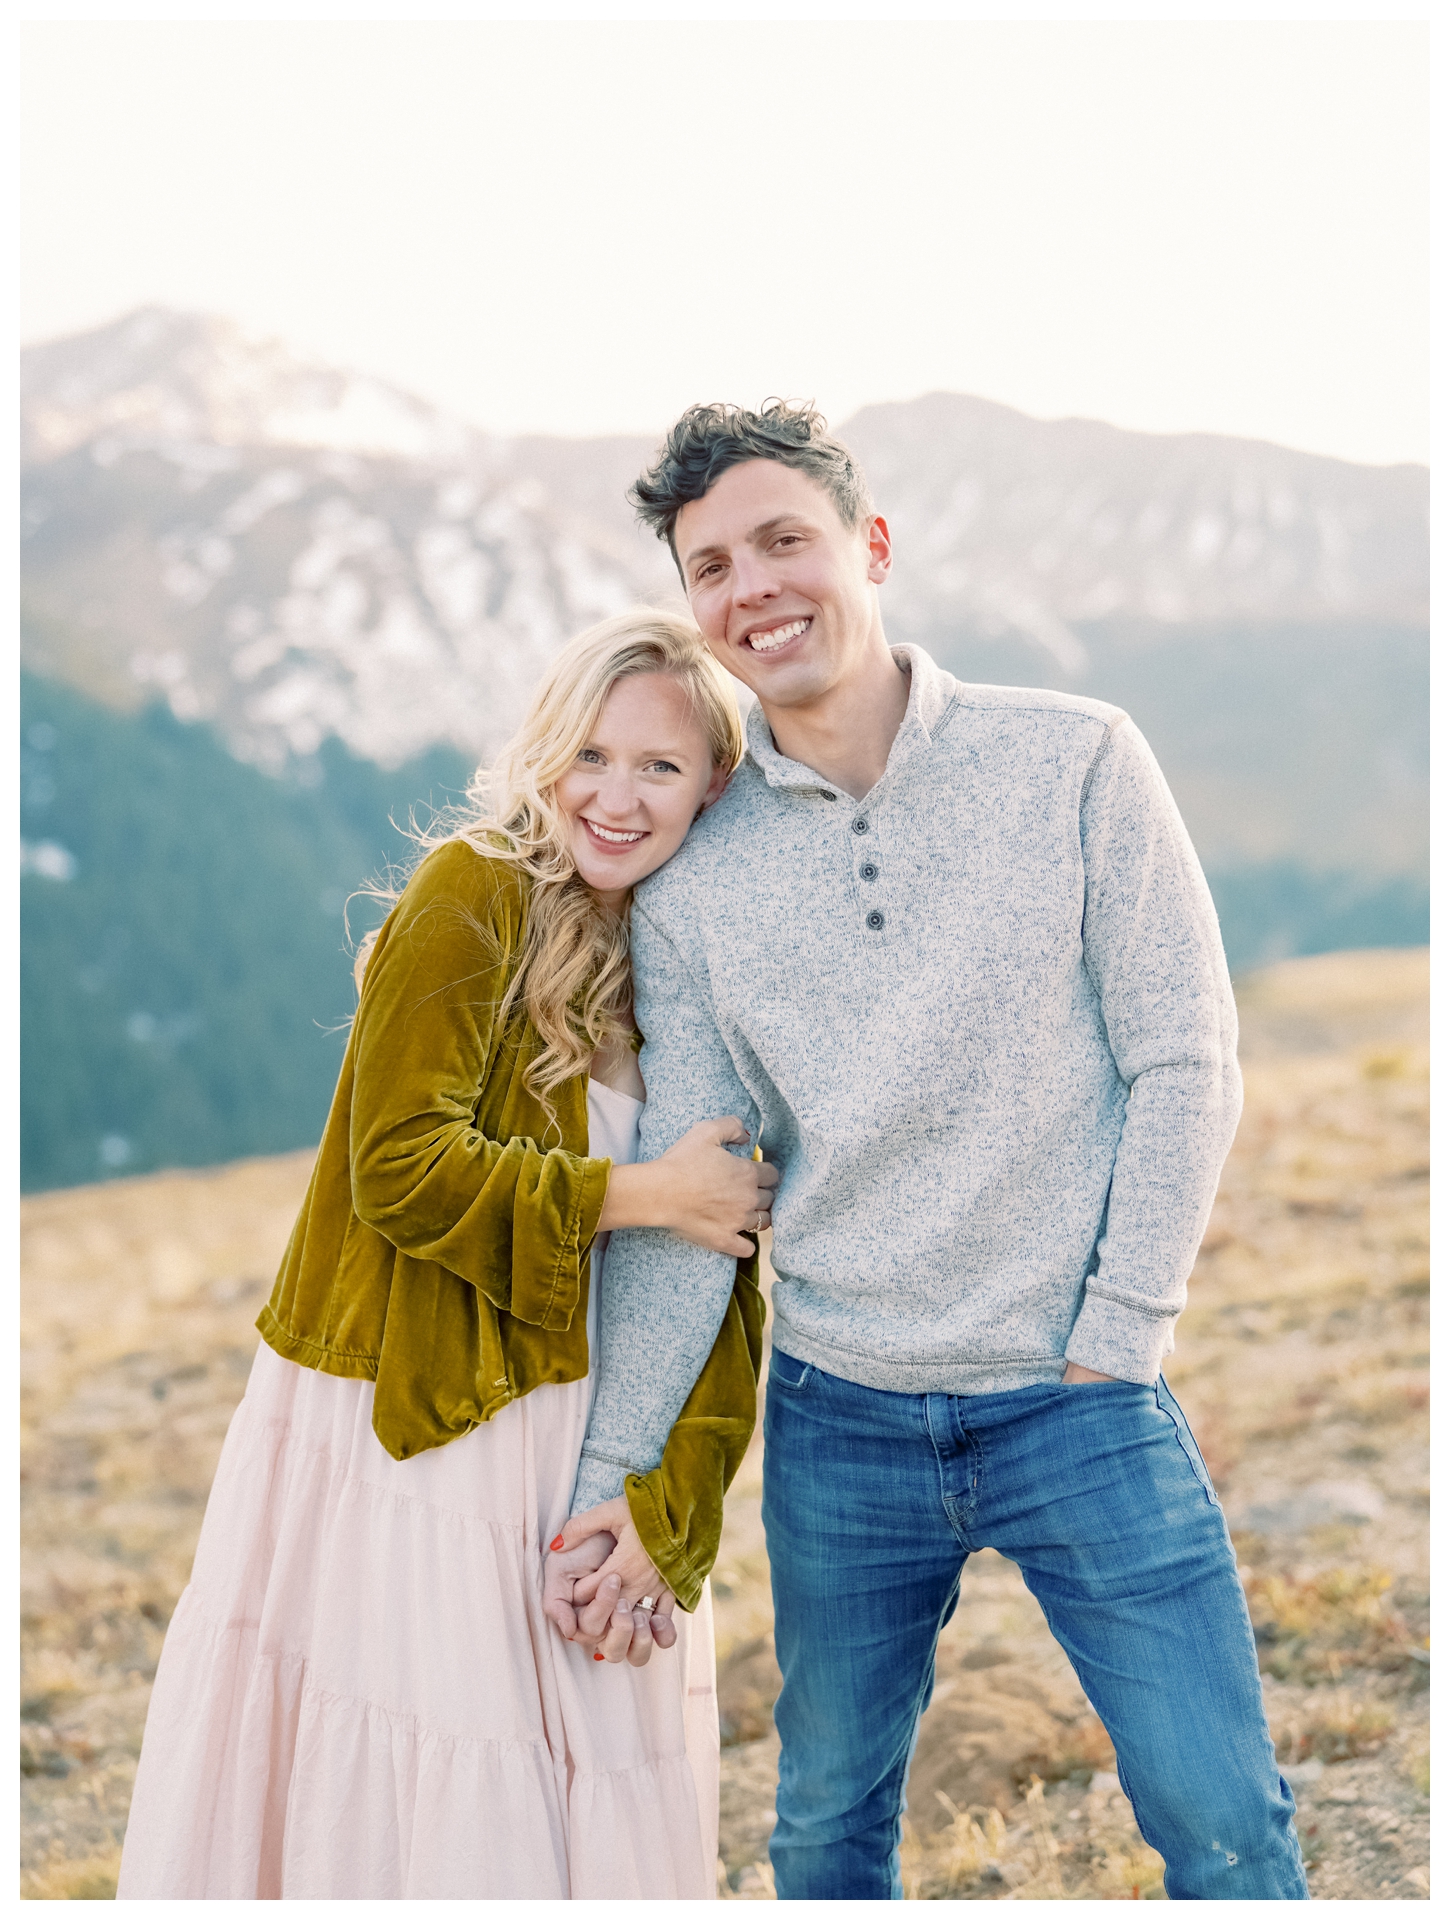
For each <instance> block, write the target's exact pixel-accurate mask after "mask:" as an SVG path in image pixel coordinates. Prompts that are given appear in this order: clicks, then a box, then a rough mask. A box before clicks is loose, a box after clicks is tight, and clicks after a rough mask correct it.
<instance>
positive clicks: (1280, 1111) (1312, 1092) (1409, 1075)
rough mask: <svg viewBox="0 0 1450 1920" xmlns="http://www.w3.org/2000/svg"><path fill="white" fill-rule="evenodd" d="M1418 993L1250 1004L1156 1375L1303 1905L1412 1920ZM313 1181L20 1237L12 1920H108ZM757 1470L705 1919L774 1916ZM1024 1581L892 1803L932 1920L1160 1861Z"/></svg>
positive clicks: (45, 1211) (1404, 975) (753, 1469)
mask: <svg viewBox="0 0 1450 1920" xmlns="http://www.w3.org/2000/svg"><path fill="white" fill-rule="evenodd" d="M1427 990H1428V971H1427V963H1426V958H1425V956H1424V955H1423V954H1420V953H1407V954H1398V953H1390V954H1362V955H1330V956H1326V957H1324V958H1323V959H1316V960H1309V961H1294V962H1288V963H1285V964H1284V965H1283V966H1281V967H1277V968H1273V969H1271V970H1269V971H1268V972H1267V973H1265V974H1262V975H1259V976H1257V977H1256V978H1254V979H1252V980H1250V981H1248V982H1247V983H1245V984H1244V986H1243V989H1242V991H1241V995H1240V999H1241V1005H1242V1009H1243V1023H1244V1045H1243V1054H1244V1061H1245V1079H1246V1084H1247V1109H1246V1112H1245V1117H1244V1123H1243V1126H1242V1128H1241V1129H1240V1134H1239V1139H1238V1142H1237V1144H1236V1146H1235V1148H1234V1152H1233V1155H1232V1157H1231V1160H1230V1162H1229V1166H1228V1168H1227V1170H1226V1173H1225V1178H1224V1181H1223V1186H1222V1190H1221V1193H1220V1198H1219V1201H1218V1204H1217V1206H1216V1208H1215V1211H1214V1216H1213V1220H1212V1223H1211V1225H1210V1228H1209V1232H1208V1235H1207V1236H1206V1238H1205V1241H1204V1247H1203V1252H1202V1254H1201V1256H1200V1259H1199V1262H1198V1267H1197V1270H1196V1272H1195V1275H1194V1280H1193V1284H1192V1288H1191V1290H1190V1306H1189V1310H1188V1312H1187V1314H1186V1315H1185V1316H1184V1319H1183V1322H1182V1324H1181V1327H1180V1331H1179V1336H1178V1351H1177V1352H1176V1354H1175V1355H1174V1356H1173V1358H1172V1360H1171V1361H1170V1363H1169V1366H1168V1369H1167V1370H1168V1374H1169V1378H1170V1380H1171V1382H1172V1384H1173V1388H1174V1391H1175V1393H1176V1394H1177V1395H1178V1397H1179V1399H1180V1400H1181V1401H1182V1403H1183V1405H1184V1407H1185V1409H1186V1410H1187V1412H1188V1414H1189V1417H1190V1419H1191V1420H1192V1422H1193V1424H1194V1428H1195V1431H1196V1433H1197V1434H1198V1438H1199V1441H1200V1444H1201V1446H1202V1447H1203V1451H1204V1453H1205V1456H1206V1457H1207V1459H1208V1461H1209V1464H1210V1467H1211V1469H1212V1471H1213V1473H1214V1475H1215V1478H1216V1480H1217V1482H1218V1485H1219V1489H1220V1492H1221V1494H1222V1495H1223V1498H1224V1504H1225V1507H1226V1509H1227V1511H1228V1513H1229V1517H1230V1520H1231V1522H1232V1523H1233V1526H1234V1532H1235V1538H1236V1541H1237V1544H1238V1547H1239V1555H1240V1562H1241V1569H1242V1571H1243V1574H1244V1579H1245V1586H1246V1590H1247V1592H1248V1596H1249V1601H1250V1607H1251V1611H1252V1615H1253V1619H1254V1622H1255V1626H1256V1628H1257V1630H1258V1632H1259V1636H1260V1640H1261V1645H1262V1651H1263V1660H1264V1669H1265V1691H1266V1698H1267V1701H1268V1707H1269V1716H1270V1724H1271V1727H1272V1729H1273V1732H1274V1735H1275V1738H1276V1740H1277V1742H1278V1747H1279V1753H1280V1758H1281V1762H1282V1763H1283V1764H1285V1765H1289V1766H1296V1767H1300V1768H1304V1767H1307V1769H1308V1772H1309V1774H1310V1775H1312V1776H1315V1777H1311V1778H1305V1777H1303V1776H1302V1775H1301V1776H1300V1781H1299V1783H1298V1784H1296V1794H1297V1796H1298V1798H1299V1803H1300V1808H1301V1812H1300V1822H1299V1824H1300V1833H1301V1837H1302V1839H1303V1842H1304V1846H1305V1851H1306V1855H1307V1856H1308V1858H1309V1860H1310V1864H1311V1882H1310V1884H1311V1887H1312V1888H1313V1890H1314V1892H1315V1894H1316V1896H1318V1897H1321V1898H1325V1897H1328V1898H1334V1897H1339V1898H1348V1899H1368V1898H1376V1897H1378V1898H1397V1899H1423V1898H1426V1897H1427V1896H1428V1891H1429V1878H1428V1869H1427V1864H1426V1863H1427V1860H1428V1838H1427V1821H1428V1802H1427V1798H1426V1795H1427V1793H1428V1786H1429V1771H1428V1768H1429V1760H1428V1753H1429V1747H1428V1734H1427V1717H1426V1703H1427V1694H1426V1692H1425V1683H1426V1680H1427V1678H1428V1651H1427V1641H1426V1632H1427V1624H1428V1590H1429V1589H1428V1561H1427V1554H1426V1538H1425V1536H1426V1519H1427V1510H1426V1501H1427V1478H1426V1437H1427V1428H1428V1417H1429V1415H1428V1406H1429V1401H1428V1388H1427V1373H1426V1365H1427V1352H1428V1342H1427V1327H1428V1305H1429V1303H1428V1286H1429V1264H1428V1228H1427V1207H1428V1187H1427V1180H1426V1115H1427V1099H1428V1086H1427V1055H1426V1050H1425V1047H1426V1011H1425V1009H1426V997H1427ZM307 1169H308V1156H307V1155H294V1156H290V1157H287V1158H284V1159H280V1160H269V1161H255V1162H247V1163H242V1164H240V1165H237V1166H234V1167H225V1168H220V1169H217V1170H215V1171H212V1172H209V1173H204V1174H167V1175H159V1176H155V1177H153V1178H151V1179H146V1180H135V1181H124V1182H116V1183H113V1184H111V1185H108V1186H104V1187H96V1188H86V1189H81V1190H77V1191H75V1192H69V1193H55V1194H45V1195H39V1196H36V1197H35V1198H33V1199H30V1200H27V1201H26V1202H25V1203H24V1206H23V1220H22V1224H23V1231H24V1242H25V1246H24V1288H23V1303H22V1337H23V1348H24V1384H23V1400H22V1424H23V1441H24V1456H23V1461H24V1465H23V1472H24V1502H25V1505H24V1521H25V1546H24V1574H23V1579H24V1585H23V1635H24V1678H23V1683H22V1714H23V1719H22V1728H21V1734H22V1769H23V1777H22V1783H21V1786H22V1802H23V1813H22V1894H23V1895H24V1897H26V1898H30V1899H106V1898H109V1897H111V1894H112V1892H113V1890H114V1884H115V1869H116V1861H117V1858H118V1855H119V1847H120V1842H121V1838H122V1836H123V1834H124V1830H125V1818H126V1808H127V1804H128V1801H129V1795H130V1784H131V1780H132V1777H133V1775H134V1769H135V1756H136V1753H137V1751H138V1749H139V1744H140V1731H141V1726H142V1722H143V1719H144V1715H145V1707H146V1700H147V1696H148V1691H149V1685H150V1680H151V1676H152V1674H153V1672H154V1669H155V1662H156V1657H157V1654H158V1652H159V1649H160V1644H161V1638H162V1635H163V1632H164V1629H165V1624H166V1621H167V1620H168V1619H169V1617H170V1614H171V1609H172V1608H173V1606H174V1605H175V1602H176V1597H177V1595H178V1594H179V1592H180V1590H181V1587H182V1585H183V1584H184V1582H185V1580H186V1577H187V1572H188V1568H189V1565H190V1558H191V1553H192V1550H193V1547H194V1544H195V1539H196V1533H197V1529H198V1527H199V1525H200V1521H201V1514H202V1509H203V1506H204V1503H205V1498H206V1491H207V1488H208V1486H209V1484H210V1480H211V1475H212V1472H213V1469H214V1466H215V1461H216V1455H217V1452H218V1450H219V1448H220V1445H221V1439H222V1435H223V1433H224V1431H225V1427H226V1423H227V1420H228V1419H229V1417H230V1414H231V1411H232V1408H233V1407H234V1406H235V1404H236V1401H237V1400H238V1399H239V1398H240V1395H241V1391H242V1387H243V1384H244V1381H245V1375H246V1370H247V1367H248V1366H249V1365H250V1361H251V1355H252V1352H253V1349H254V1346H255V1335H254V1334H253V1332H252V1321H253V1319H254V1317H255V1315H256V1311H257V1308H258V1306H259V1304H260V1301H261V1299H262V1298H263V1296H264V1294H265V1291H266V1288H267V1286H268V1285H269V1284H270V1278H271V1273H272V1271H273V1268H274V1267H275V1264H276V1261H277V1258H278V1256H279V1255H280V1252H281V1248H282V1245H283V1243H284V1241H285V1239H286V1236H287V1232H288V1230H289V1228H290V1226H291V1221H292V1217H293V1214H294V1212H295V1209H296V1207H297V1204H298V1202H299V1200H300V1198H301V1194H302V1190H303V1188H304V1186H305V1183H306V1177H307ZM759 1493H760V1455H759V1441H758V1438H757V1443H756V1446H755V1448H754V1449H753V1450H752V1453H751V1455H750V1456H749V1458H748V1459H747V1462H746V1465H745V1467H744V1468H743V1469H742V1472H741V1475H740V1477H739V1479H738V1480H737V1483H736V1486H735V1487H734V1489H733V1490H732V1493H731V1498H730V1502H729V1510H728V1513H727V1521H726V1535H725V1540H724V1544H723V1549H722V1554H721V1560H720V1564H719V1567H718V1569H717V1574H716V1579H715V1583H714V1584H715V1608H716V1624H717V1633H718V1636H719V1644H720V1669H721V1671H720V1678H721V1708H722V1722H723V1726H724V1734H725V1738H726V1741H727V1743H728V1744H727V1745H726V1748H725V1751H724V1754H723V1762H724V1765H723V1778H722V1788H721V1856H722V1858H721V1886H720V1891H721V1893H722V1895H723V1896H724V1897H726V1898H735V1899H741V1898H745V1899H750V1898H755V1899H765V1898H771V1897H773V1887H772V1884H771V1876H770V1870H769V1866H768V1864H767V1851H766V1850H767V1845H768V1841H769V1834H770V1827H771V1824H772V1820H773V1795H774V1786H775V1754H776V1745H775V1740H774V1736H773V1733H772V1732H771V1722H770V1707H771V1703H772V1701H773V1699H774V1694H775V1689H776V1687H777V1686H778V1674H777V1672H776V1669H775V1663H774V1657H773V1653H772V1651H771V1612H770V1589H769V1577H768V1568H767V1565H766V1559H765V1550H764V1537H763V1531H762V1528H761V1524H760V1515H759ZM1112 1768H1113V1757H1112V1748H1111V1746H1110V1744H1109V1743H1108V1740H1107V1736H1106V1734H1105V1732H1104V1731H1103V1728H1102V1726H1101V1724H1100V1723H1099V1722H1098V1720H1097V1718H1096V1716H1095V1715H1094V1714H1093V1713H1092V1710H1091V1709H1090V1707H1089V1706H1088V1703H1087V1702H1086V1700H1085V1699H1084V1698H1083V1696H1082V1692H1081V1690H1080V1688H1079V1687H1078V1685H1077V1682H1076V1679H1075V1677H1074V1675H1073V1673H1072V1670H1071V1668H1070V1667H1069V1666H1068V1664H1067V1661H1066V1660H1065V1658H1064V1656H1063V1655H1062V1653H1061V1650H1060V1649H1059V1648H1058V1647H1057V1645H1056V1643H1055V1642H1054V1641H1053V1640H1052V1638H1051V1636H1050V1635H1049V1634H1048V1632H1047V1630H1046V1627H1045V1625H1044V1623H1043V1620H1042V1616H1041V1613H1040V1611H1039V1609H1038V1608H1037V1605H1036V1603H1035V1601H1033V1600H1032V1598H1031V1596H1030V1595H1029V1594H1028V1593H1027V1592H1026V1589H1025V1588H1024V1586H1023V1584H1022V1581H1021V1578H1020V1576H1019V1575H1018V1573H1017V1570H1016V1568H1015V1567H1013V1566H1012V1565H1011V1564H1010V1563H1009V1562H1007V1561H1004V1560H1002V1559H999V1558H998V1557H997V1556H995V1555H992V1554H983V1555H980V1556H973V1559H972V1560H971V1561H970V1562H969V1564H968V1567H967V1570H966V1573H965V1575H964V1577H963V1582H962V1601H961V1605H960V1606H959V1607H958V1610H957V1613H956V1616H955V1617H954V1619H953V1620H952V1622H951V1624H950V1626H949V1627H948V1629H947V1631H946V1633H945V1634H944V1635H943V1638H942V1644H941V1648H940V1652H939V1658H938V1671H937V1688H936V1694H935V1697H934V1699H933V1702H932V1705H931V1708H930V1711H929V1713H928V1715H927V1718H926V1721H925V1722H924V1724H923V1728H922V1735H921V1739H920V1742H919V1745H918V1750H917V1755H916V1759H915V1762H914V1764H913V1768H912V1774H911V1779H910V1783H909V1789H908V1800H909V1809H908V1813H909V1818H908V1832H907V1836H906V1840H905V1844H904V1847H903V1873H904V1877H905V1879H906V1883H907V1889H908V1893H909V1895H910V1897H913V1898H918V1899H949V1898H950V1899H1035V1898H1052V1899H1123V1900H1128V1899H1152V1898H1155V1897H1156V1898H1161V1897H1162V1878H1161V1863H1159V1862H1158V1860H1157V1856H1156V1855H1154V1854H1153V1853H1152V1851H1151V1849H1149V1848H1147V1847H1145V1846H1144V1844H1143V1842H1142V1839H1141V1837H1140V1836H1139V1835H1138V1833H1137V1830H1136V1828H1135V1826H1134V1824H1133V1820H1132V1814H1131V1810H1130V1809H1129V1807H1128V1804H1127V1802H1126V1801H1125V1800H1124V1798H1123V1796H1122V1794H1121V1793H1119V1792H1118V1791H1117V1790H1116V1783H1115V1780H1114V1779H1113V1776H1112Z"/></svg>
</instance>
